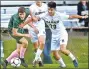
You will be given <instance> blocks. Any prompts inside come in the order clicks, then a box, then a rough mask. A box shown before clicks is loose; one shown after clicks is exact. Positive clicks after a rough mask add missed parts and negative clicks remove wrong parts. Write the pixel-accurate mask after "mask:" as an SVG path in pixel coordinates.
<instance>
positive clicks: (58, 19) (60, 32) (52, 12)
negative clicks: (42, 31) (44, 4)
mask: <svg viewBox="0 0 89 69" xmlns="http://www.w3.org/2000/svg"><path fill="white" fill-rule="evenodd" d="M87 17H88V16H80V15H66V14H63V13H60V12H57V11H56V3H55V2H49V3H48V12H46V13H43V14H41V15H39V16H38V17H36V18H37V20H40V19H43V20H44V21H45V23H46V24H47V25H48V26H49V28H50V29H51V32H52V40H51V50H52V53H53V56H54V57H55V59H56V60H57V61H58V62H59V64H60V66H61V67H63V68H64V67H66V65H65V63H64V62H63V59H62V58H61V56H60V55H59V50H60V51H61V52H62V53H63V54H65V55H67V56H69V57H70V58H71V60H72V61H73V64H74V66H75V67H78V62H77V59H76V58H75V56H74V55H73V54H72V53H71V52H70V51H69V50H68V49H66V46H67V42H68V33H67V31H66V28H65V27H64V25H63V20H64V19H68V18H70V19H72V18H81V19H84V18H87ZM36 18H35V21H36ZM49 36H50V35H49Z"/></svg>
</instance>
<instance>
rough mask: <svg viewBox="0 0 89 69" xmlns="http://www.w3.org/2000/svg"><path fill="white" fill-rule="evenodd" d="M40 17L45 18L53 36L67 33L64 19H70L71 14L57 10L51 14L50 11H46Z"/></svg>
mask: <svg viewBox="0 0 89 69" xmlns="http://www.w3.org/2000/svg"><path fill="white" fill-rule="evenodd" d="M39 17H40V18H43V19H44V21H45V23H46V24H47V25H48V26H49V28H50V29H51V32H52V37H62V35H64V34H66V33H67V31H66V29H65V27H64V24H63V20H64V19H68V18H69V15H66V14H63V13H60V12H55V15H54V16H50V15H49V14H48V12H46V13H44V14H41V15H40V16H39Z"/></svg>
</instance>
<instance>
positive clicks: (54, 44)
mask: <svg viewBox="0 0 89 69" xmlns="http://www.w3.org/2000/svg"><path fill="white" fill-rule="evenodd" d="M67 42H68V34H65V35H62V36H61V38H60V37H53V38H52V40H51V51H55V50H60V45H61V44H65V45H66V46H67Z"/></svg>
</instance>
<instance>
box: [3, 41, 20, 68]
mask: <svg viewBox="0 0 89 69" xmlns="http://www.w3.org/2000/svg"><path fill="white" fill-rule="evenodd" d="M20 45H21V44H19V43H17V46H19V47H20ZM19 54H20V48H17V49H16V50H14V51H13V52H12V53H11V54H10V56H9V57H7V58H6V60H4V62H3V64H2V66H3V67H4V69H6V67H7V65H8V63H10V61H11V59H12V58H14V57H19Z"/></svg>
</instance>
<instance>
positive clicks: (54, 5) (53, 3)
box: [48, 1, 56, 8]
mask: <svg viewBox="0 0 89 69" xmlns="http://www.w3.org/2000/svg"><path fill="white" fill-rule="evenodd" d="M48 7H50V8H56V3H55V2H53V1H51V2H49V3H48Z"/></svg>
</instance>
